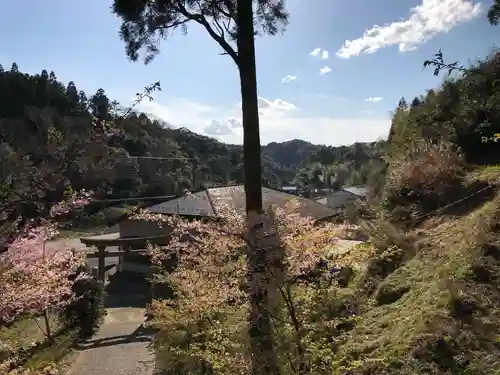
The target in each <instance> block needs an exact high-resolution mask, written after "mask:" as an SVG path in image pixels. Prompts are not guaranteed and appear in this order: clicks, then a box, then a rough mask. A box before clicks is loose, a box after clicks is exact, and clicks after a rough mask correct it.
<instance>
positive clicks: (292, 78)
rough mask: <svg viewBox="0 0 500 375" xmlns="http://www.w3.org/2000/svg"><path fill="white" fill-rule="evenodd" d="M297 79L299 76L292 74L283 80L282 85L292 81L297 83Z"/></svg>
mask: <svg viewBox="0 0 500 375" xmlns="http://www.w3.org/2000/svg"><path fill="white" fill-rule="evenodd" d="M297 78H298V77H297V76H292V75H290V74H287V75H286V76H284V77H283V78H281V83H288V82H292V81H295V80H296V79H297Z"/></svg>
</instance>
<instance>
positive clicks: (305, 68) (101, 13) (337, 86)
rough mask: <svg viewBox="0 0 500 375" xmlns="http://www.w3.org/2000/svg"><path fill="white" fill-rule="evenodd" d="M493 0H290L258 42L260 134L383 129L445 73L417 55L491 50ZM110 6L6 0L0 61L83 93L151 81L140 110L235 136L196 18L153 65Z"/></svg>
mask: <svg viewBox="0 0 500 375" xmlns="http://www.w3.org/2000/svg"><path fill="white" fill-rule="evenodd" d="M490 2H491V0H488V1H477V0H398V1H394V0H377V1H374V0H350V1H345V0H308V1H305V0H288V1H287V7H288V10H289V12H290V15H291V18H290V25H289V26H288V28H287V30H286V31H285V33H284V34H283V35H278V36H274V37H270V36H265V37H260V38H258V39H257V40H256V49H257V71H258V72H257V74H258V85H259V96H260V97H261V99H260V104H261V138H262V142H263V143H268V142H272V141H285V140H289V139H293V138H301V139H304V140H307V141H311V142H313V143H321V144H330V145H338V144H350V143H353V142H356V141H372V140H375V139H378V138H383V137H385V136H386V135H387V132H388V129H389V126H390V114H389V112H390V111H391V110H393V109H394V107H395V106H396V104H397V102H398V100H399V98H400V97H401V96H405V97H406V98H407V99H408V100H409V101H410V100H411V99H412V98H413V96H416V95H419V94H421V93H423V92H425V90H426V89H429V88H432V87H435V86H437V85H438V84H439V83H440V82H441V80H442V78H436V77H434V76H433V75H432V72H431V70H425V71H422V70H421V66H422V62H423V61H424V60H425V59H427V58H429V57H431V56H432V55H433V54H434V53H435V52H436V51H437V50H438V49H439V48H442V49H443V52H444V53H445V57H446V59H449V60H450V61H454V60H460V61H461V62H463V63H467V62H468V61H472V60H474V59H475V58H480V57H484V56H485V55H487V54H488V53H489V52H490V51H491V48H492V46H493V45H494V44H495V42H496V39H497V36H498V33H499V32H500V29H498V28H494V27H492V26H490V25H489V24H488V22H487V20H486V18H485V11H486V10H487V8H488V7H489V5H490ZM110 6H111V1H105V0H87V1H85V2H75V1H67V0H66V1H64V0H44V1H39V2H36V1H33V0H17V1H12V2H7V3H6V4H5V5H3V8H2V12H0V45H1V46H2V48H1V49H0V63H1V64H2V65H3V66H4V67H5V68H6V69H8V68H10V65H11V64H12V62H14V61H16V62H17V64H18V65H19V68H20V70H21V71H23V72H29V73H39V72H40V71H41V70H42V69H47V70H54V71H55V73H56V75H57V77H58V78H59V79H60V80H62V81H64V82H68V81H69V80H73V81H75V83H76V85H77V87H78V88H79V89H84V90H85V91H87V92H89V93H92V92H95V91H96V90H97V89H98V88H99V87H102V88H104V89H105V90H106V93H107V94H108V96H109V97H110V98H112V99H116V100H118V101H120V102H121V103H122V104H127V103H129V102H130V101H131V99H132V98H133V96H134V94H135V93H136V92H138V91H141V90H142V88H143V87H144V86H146V85H147V84H149V83H152V82H155V81H157V80H159V81H160V82H161V85H162V88H163V92H161V93H157V94H155V100H154V101H153V102H149V103H144V104H143V105H141V107H140V109H141V110H143V111H145V112H148V113H151V114H153V115H155V116H158V117H161V118H162V119H164V120H165V121H167V122H169V123H170V124H172V125H174V126H179V127H180V126H185V127H187V128H189V129H191V130H193V131H196V132H198V133H204V134H207V135H211V136H215V137H217V138H218V139H220V140H223V141H226V142H231V143H240V142H241V126H240V118H241V115H240V112H241V110H240V107H239V103H240V96H239V95H240V93H239V82H238V74H237V70H236V67H235V66H234V64H233V62H232V61H231V60H230V58H229V57H228V56H221V55H220V52H221V49H220V47H219V46H218V45H217V44H216V42H214V41H213V40H212V39H211V38H210V37H209V36H208V35H207V34H206V32H205V31H204V30H202V29H200V28H199V27H196V26H195V25H193V26H192V27H190V28H189V30H188V35H187V36H184V35H182V34H180V33H179V34H177V35H174V36H172V37H170V38H169V39H168V40H165V41H164V42H162V45H161V50H162V52H161V54H160V55H159V56H158V57H157V58H156V59H155V60H154V61H153V62H152V63H151V64H149V65H147V66H145V65H144V64H142V62H136V63H132V62H129V61H128V60H127V58H126V56H125V52H124V45H123V42H122V41H121V40H120V39H119V36H118V30H117V29H118V27H119V25H120V21H119V20H118V19H117V18H116V17H115V16H114V15H113V14H112V13H111V11H110ZM376 25H379V26H378V29H374V27H376ZM346 41H347V42H346ZM317 49H320V50H317ZM315 50H316V52H317V53H316V52H315ZM324 51H327V53H325V52H324ZM322 72H323V74H322ZM286 76H288V79H285V80H283V78H284V77H286ZM293 77H295V79H293ZM283 81H288V82H283Z"/></svg>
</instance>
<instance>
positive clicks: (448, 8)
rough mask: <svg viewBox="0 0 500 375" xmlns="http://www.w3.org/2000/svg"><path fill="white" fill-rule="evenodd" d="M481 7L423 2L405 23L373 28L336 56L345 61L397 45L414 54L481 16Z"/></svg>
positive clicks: (468, 1)
mask: <svg viewBox="0 0 500 375" xmlns="http://www.w3.org/2000/svg"><path fill="white" fill-rule="evenodd" d="M481 12H482V6H481V4H479V3H476V2H474V1H473V0H422V3H421V4H419V5H417V6H416V7H414V8H411V9H410V15H409V17H408V19H406V20H403V21H396V22H393V23H390V24H386V25H384V26H378V25H375V26H373V27H372V28H371V29H369V30H366V31H365V33H364V34H363V36H362V37H360V38H358V39H355V40H346V41H345V42H344V44H343V45H342V47H341V48H340V49H339V50H338V51H337V53H336V54H337V56H339V57H341V58H344V59H348V58H350V57H353V56H359V55H361V54H362V53H374V52H376V51H377V50H379V49H380V48H384V47H388V46H392V45H397V46H399V50H400V51H401V52H408V51H413V50H415V49H416V48H418V46H419V45H421V44H423V43H425V42H427V41H428V40H430V39H432V38H433V37H434V36H436V35H437V34H440V33H446V32H448V31H450V30H451V29H453V28H454V27H455V26H457V25H459V24H461V23H464V22H467V21H470V20H472V19H473V18H475V17H477V16H478V15H480V14H481Z"/></svg>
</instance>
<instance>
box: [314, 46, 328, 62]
mask: <svg viewBox="0 0 500 375" xmlns="http://www.w3.org/2000/svg"><path fill="white" fill-rule="evenodd" d="M309 56H319V57H321V58H322V59H323V60H328V57H329V56H330V54H329V53H328V51H327V50H326V49H322V48H315V49H313V50H312V51H311V52H309Z"/></svg>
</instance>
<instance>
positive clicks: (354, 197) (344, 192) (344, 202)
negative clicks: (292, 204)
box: [316, 186, 370, 211]
mask: <svg viewBox="0 0 500 375" xmlns="http://www.w3.org/2000/svg"><path fill="white" fill-rule="evenodd" d="M369 192H370V190H369V188H368V187H366V186H350V187H344V188H341V189H340V190H338V191H335V192H333V193H331V194H329V195H327V196H326V197H322V198H320V199H317V200H316V202H318V203H321V204H324V205H326V206H328V207H329V208H331V209H333V210H335V211H339V210H342V209H344V208H345V207H346V206H348V205H349V204H351V203H354V202H355V201H358V200H366V198H367V197H368V194H369Z"/></svg>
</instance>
